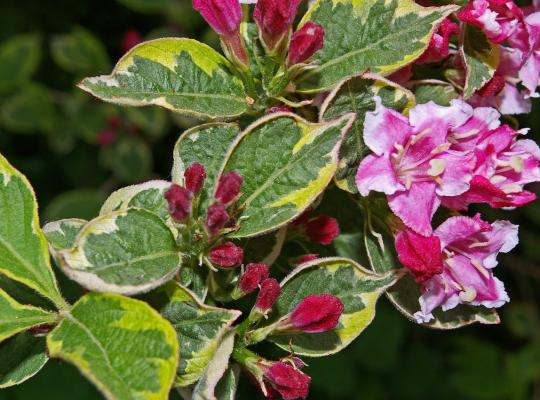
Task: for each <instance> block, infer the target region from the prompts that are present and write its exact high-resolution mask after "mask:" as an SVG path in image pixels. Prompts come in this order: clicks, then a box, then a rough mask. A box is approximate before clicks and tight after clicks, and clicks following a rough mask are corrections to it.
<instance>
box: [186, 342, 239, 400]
mask: <svg viewBox="0 0 540 400" xmlns="http://www.w3.org/2000/svg"><path fill="white" fill-rule="evenodd" d="M233 347H234V332H229V333H228V334H227V335H225V337H224V338H223V340H222V342H221V343H220V345H219V347H218V349H217V350H216V353H215V355H214V358H212V360H211V361H210V363H209V364H208V366H207V367H206V369H205V371H204V374H203V376H202V377H201V379H200V380H199V382H198V383H197V385H196V386H195V388H194V389H193V396H192V400H218V397H217V396H216V393H215V392H216V387H217V386H218V385H219V383H220V380H221V379H222V377H223V375H224V374H225V373H226V372H227V368H228V367H229V358H230V357H231V354H232V351H233ZM219 400H221V397H220V398H219Z"/></svg>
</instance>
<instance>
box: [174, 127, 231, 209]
mask: <svg viewBox="0 0 540 400" xmlns="http://www.w3.org/2000/svg"><path fill="white" fill-rule="evenodd" d="M239 133H240V128H239V127H238V125H235V124H224V123H212V124H205V125H199V126H196V127H194V128H192V129H188V130H187V131H185V132H184V133H183V134H182V136H180V138H179V139H178V141H177V142H176V145H175V146H174V153H173V159H174V164H173V169H172V180H173V182H174V183H178V184H182V183H183V182H184V172H185V170H186V169H187V168H188V167H189V166H190V165H191V164H193V163H194V162H199V163H201V164H203V165H204V168H205V169H206V180H205V181H204V187H203V189H202V192H201V194H200V201H199V204H200V209H201V211H205V210H206V207H208V205H209V204H210V202H211V200H212V197H213V195H214V191H215V185H216V179H217V177H218V175H219V172H220V171H221V169H222V168H223V163H224V162H225V158H226V156H227V153H228V150H229V148H230V147H231V145H232V143H233V142H234V140H235V139H236V137H237V136H238V135H239Z"/></svg>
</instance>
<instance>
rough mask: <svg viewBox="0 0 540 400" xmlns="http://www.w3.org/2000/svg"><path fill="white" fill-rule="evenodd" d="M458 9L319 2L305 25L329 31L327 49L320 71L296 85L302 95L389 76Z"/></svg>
mask: <svg viewBox="0 0 540 400" xmlns="http://www.w3.org/2000/svg"><path fill="white" fill-rule="evenodd" d="M457 9H458V7H457V6H454V5H450V6H445V7H429V8H426V7H421V6H419V5H417V4H416V3H415V2H414V1H413V0H399V1H398V0H388V1H385V0H372V1H367V0H318V1H317V2H315V3H314V4H313V6H312V7H311V8H310V10H309V11H308V13H307V14H306V15H305V16H304V18H303V20H302V22H301V23H300V26H302V25H304V24H305V23H306V22H307V21H313V22H315V23H318V24H320V25H322V26H323V27H324V48H323V49H322V50H320V51H319V52H317V53H316V54H315V55H314V56H313V57H312V62H313V64H316V67H315V68H313V69H309V70H308V71H307V72H306V73H304V74H303V75H301V76H300V77H299V78H298V81H297V90H298V91H300V92H303V93H313V92H323V91H325V90H328V89H331V88H333V87H334V86H335V85H336V84H337V83H338V82H340V81H341V80H343V79H345V78H347V77H351V76H354V75H357V74H358V73H362V72H365V71H368V70H369V71H370V72H374V73H380V74H384V75H389V74H390V73H392V72H394V71H397V70H398V69H400V68H401V67H403V66H405V65H407V64H409V63H411V62H412V61H414V60H415V59H416V58H418V57H419V56H420V55H421V54H422V53H423V52H424V50H425V49H426V48H427V46H428V44H429V41H430V39H431V36H432V34H433V32H434V30H435V29H436V28H437V26H438V25H439V23H440V22H441V21H442V20H444V19H445V18H446V17H447V16H448V15H450V13H452V12H453V11H455V10H457Z"/></svg>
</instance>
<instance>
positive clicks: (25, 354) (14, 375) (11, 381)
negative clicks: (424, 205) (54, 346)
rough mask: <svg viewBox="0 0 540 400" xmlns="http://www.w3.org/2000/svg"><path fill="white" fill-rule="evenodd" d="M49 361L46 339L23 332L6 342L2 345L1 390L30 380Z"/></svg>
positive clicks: (0, 354)
mask: <svg viewBox="0 0 540 400" xmlns="http://www.w3.org/2000/svg"><path fill="white" fill-rule="evenodd" d="M48 360H49V356H48V355H47V352H46V349H45V338H44V337H36V336H34V335H32V334H31V333H28V332H21V333H19V334H18V335H17V336H15V337H13V338H11V339H9V340H7V341H5V342H4V343H2V344H1V345H0V389H4V388H8V387H11V386H15V385H19V384H21V383H23V382H25V381H26V380H28V379H30V378H31V377H33V376H34V375H35V374H37V373H38V372H39V371H40V370H41V368H43V367H44V366H45V364H46V363H47V361H48Z"/></svg>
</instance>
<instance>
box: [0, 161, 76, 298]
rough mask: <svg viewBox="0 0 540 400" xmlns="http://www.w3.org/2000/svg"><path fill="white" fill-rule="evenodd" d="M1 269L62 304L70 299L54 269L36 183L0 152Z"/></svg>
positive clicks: (9, 275) (14, 278)
mask: <svg viewBox="0 0 540 400" xmlns="http://www.w3.org/2000/svg"><path fill="white" fill-rule="evenodd" d="M0 221H2V223H1V224H0V273H2V274H5V275H7V276H8V277H9V278H10V279H13V280H16V281H18V282H20V283H23V284H25V285H26V286H29V287H31V288H32V289H34V290H36V291H37V292H39V293H40V294H42V295H43V296H45V297H47V298H49V299H50V300H52V301H53V303H54V304H56V305H57V306H58V307H61V308H63V307H66V303H65V301H64V299H63V298H62V296H61V295H60V291H59V289H58V285H57V283H56V279H55V277H54V274H53V272H52V268H51V264H50V259H49V250H48V248H47V240H46V239H45V236H44V235H43V232H42V231H41V228H40V226H39V217H38V212H37V202H36V198H35V195H34V191H33V189H32V186H31V185H30V183H29V182H28V180H27V179H26V178H25V177H24V175H22V174H21V173H20V172H19V171H17V170H16V169H15V168H13V167H12V166H11V165H10V164H9V163H8V161H7V160H6V159H5V158H4V157H3V156H2V155H0Z"/></svg>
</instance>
